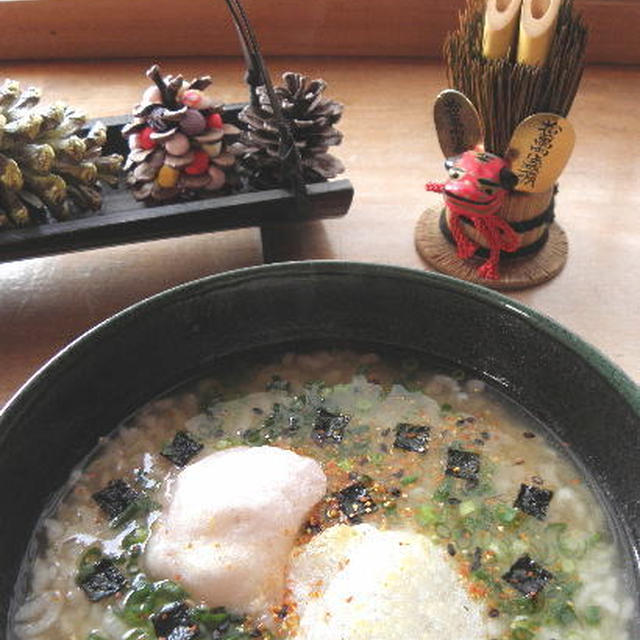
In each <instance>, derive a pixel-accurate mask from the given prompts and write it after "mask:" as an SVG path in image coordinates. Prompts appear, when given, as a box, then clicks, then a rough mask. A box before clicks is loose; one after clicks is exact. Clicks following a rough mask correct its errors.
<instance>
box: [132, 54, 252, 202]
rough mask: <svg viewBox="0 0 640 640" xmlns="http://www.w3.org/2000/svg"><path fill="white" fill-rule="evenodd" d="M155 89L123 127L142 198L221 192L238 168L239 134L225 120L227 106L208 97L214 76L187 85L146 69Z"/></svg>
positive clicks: (134, 179) (136, 188)
mask: <svg viewBox="0 0 640 640" xmlns="http://www.w3.org/2000/svg"><path fill="white" fill-rule="evenodd" d="M147 77H149V78H150V79H151V80H153V82H154V83H155V84H154V85H152V86H150V87H149V88H148V89H147V90H146V91H145V92H144V95H143V96H142V103H141V104H140V105H138V106H137V107H135V109H134V110H133V115H134V118H133V121H132V122H130V123H129V124H127V125H126V126H125V127H123V129H122V134H123V135H124V136H125V137H127V138H128V141H129V148H130V149H131V151H130V153H129V156H128V158H127V161H126V163H125V169H126V170H127V172H128V176H127V183H128V184H129V185H130V186H131V187H132V189H133V194H134V196H135V197H136V198H137V199H138V200H148V201H164V200H169V199H171V198H175V197H177V196H186V197H193V196H195V195H197V194H198V193H200V192H212V191H218V190H220V189H222V187H223V186H224V185H225V184H227V182H228V177H229V176H228V174H229V173H231V171H232V170H233V169H234V167H235V161H236V160H235V156H234V155H233V154H232V153H230V152H229V151H228V148H227V147H228V144H229V142H230V141H231V140H232V139H234V138H236V137H237V136H238V135H239V134H240V130H239V129H238V128H237V127H234V126H233V125H231V124H226V123H223V121H222V115H221V114H222V105H221V104H218V103H216V102H214V101H213V99H212V98H210V97H209V96H207V95H205V94H204V93H203V90H204V89H206V88H207V87H208V86H209V85H210V84H211V78H210V77H209V76H203V77H200V78H196V79H195V80H192V81H191V82H190V83H187V82H185V81H184V79H183V77H182V76H181V75H178V76H167V77H165V78H163V77H162V75H161V73H160V68H159V67H158V66H157V65H154V66H153V67H151V68H150V69H149V70H148V71H147Z"/></svg>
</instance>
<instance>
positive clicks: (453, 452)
mask: <svg viewBox="0 0 640 640" xmlns="http://www.w3.org/2000/svg"><path fill="white" fill-rule="evenodd" d="M479 473H480V456H479V455H478V454H477V453H473V452H471V451H460V449H449V450H448V451H447V469H446V471H445V475H448V476H453V477H454V478H462V479H464V480H472V481H474V482H477V481H478V474H479Z"/></svg>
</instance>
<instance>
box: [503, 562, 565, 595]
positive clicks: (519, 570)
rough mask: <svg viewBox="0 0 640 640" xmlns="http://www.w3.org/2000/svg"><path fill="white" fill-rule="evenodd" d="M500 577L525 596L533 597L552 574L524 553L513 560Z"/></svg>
mask: <svg viewBox="0 0 640 640" xmlns="http://www.w3.org/2000/svg"><path fill="white" fill-rule="evenodd" d="M502 579H503V580H505V581H506V582H508V583H509V584H510V585H511V586H512V587H513V588H514V589H517V590H518V591H519V592H520V593H522V594H523V595H524V596H525V597H527V598H535V597H536V596H537V595H538V594H539V593H540V591H542V589H543V588H544V586H545V585H546V584H547V582H549V580H552V579H553V574H552V573H550V572H549V571H547V570H546V569H545V568H544V567H541V566H540V565H539V564H537V563H536V562H534V561H533V560H532V559H531V558H530V557H529V556H528V555H526V554H525V555H524V556H522V557H520V558H518V559H517V560H516V561H515V562H514V564H513V565H512V566H511V568H510V569H509V571H507V573H505V574H504V575H503V576H502Z"/></svg>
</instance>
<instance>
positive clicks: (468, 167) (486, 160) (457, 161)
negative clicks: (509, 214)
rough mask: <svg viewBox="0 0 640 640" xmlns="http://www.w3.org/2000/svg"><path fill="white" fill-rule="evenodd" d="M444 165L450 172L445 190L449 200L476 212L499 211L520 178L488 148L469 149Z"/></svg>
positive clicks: (459, 207) (455, 206)
mask: <svg viewBox="0 0 640 640" xmlns="http://www.w3.org/2000/svg"><path fill="white" fill-rule="evenodd" d="M444 164H445V167H446V169H447V171H448V172H449V179H448V180H447V182H446V183H445V185H444V189H443V191H444V198H445V201H446V203H447V204H448V205H450V206H451V207H452V208H457V209H462V208H464V209H466V210H467V211H470V212H473V213H476V214H483V213H487V214H494V213H496V212H497V211H498V209H500V207H501V206H502V202H503V201H504V196H505V193H506V190H508V189H509V190H510V189H513V188H514V187H515V185H516V183H517V181H518V178H517V176H516V175H515V174H514V173H513V172H512V171H510V170H509V168H508V165H507V163H506V162H505V161H504V160H503V159H502V158H500V157H498V156H495V155H493V154H492V153H486V152H484V151H465V152H464V153H463V154H462V155H460V156H457V157H455V158H448V159H447V160H446V162H445V163H444Z"/></svg>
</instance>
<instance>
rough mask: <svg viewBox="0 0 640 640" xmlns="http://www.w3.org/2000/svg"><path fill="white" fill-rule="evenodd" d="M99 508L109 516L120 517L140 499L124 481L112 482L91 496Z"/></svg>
mask: <svg viewBox="0 0 640 640" xmlns="http://www.w3.org/2000/svg"><path fill="white" fill-rule="evenodd" d="M91 497H92V498H93V499H94V500H95V501H96V502H97V503H98V506H99V507H100V508H101V509H102V510H103V511H104V512H105V513H106V514H107V515H108V516H109V518H115V517H116V516H119V515H120V514H121V513H122V512H123V511H124V510H125V509H126V508H127V507H128V506H129V505H130V504H131V503H133V502H135V500H137V499H138V498H139V497H140V494H139V493H138V492H137V491H136V490H135V489H132V488H131V487H130V486H129V485H128V484H127V483H126V482H125V481H124V480H120V479H118V480H111V482H109V484H108V485H107V486H106V487H105V488H104V489H100V491H96V492H95V493H94V494H93V495H92V496H91Z"/></svg>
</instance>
